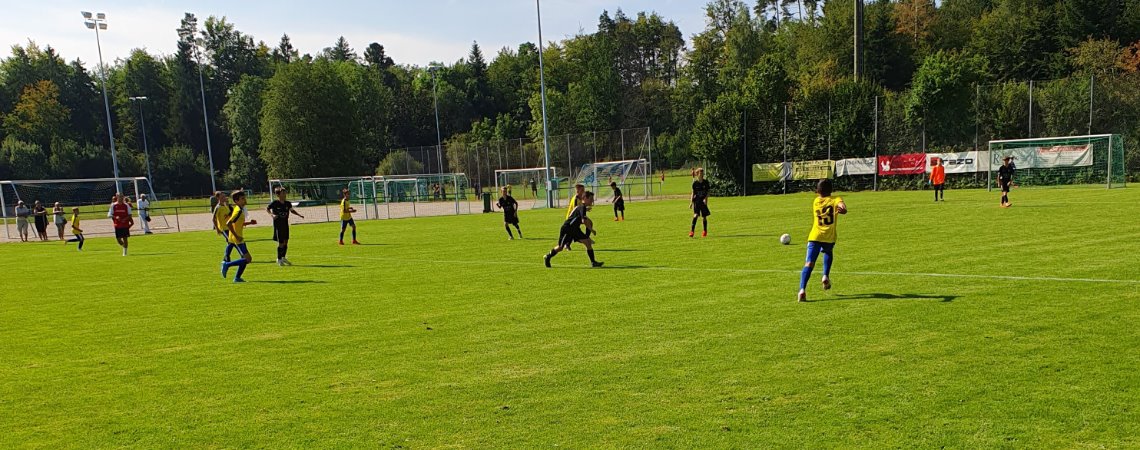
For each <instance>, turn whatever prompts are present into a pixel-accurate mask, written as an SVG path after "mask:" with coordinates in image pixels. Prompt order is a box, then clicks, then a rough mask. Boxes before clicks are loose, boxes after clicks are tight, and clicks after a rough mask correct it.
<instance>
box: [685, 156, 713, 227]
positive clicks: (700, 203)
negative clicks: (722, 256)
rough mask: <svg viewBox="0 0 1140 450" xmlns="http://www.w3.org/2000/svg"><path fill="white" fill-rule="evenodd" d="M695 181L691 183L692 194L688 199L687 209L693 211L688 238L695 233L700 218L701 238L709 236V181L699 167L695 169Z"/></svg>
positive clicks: (703, 170) (702, 169)
mask: <svg viewBox="0 0 1140 450" xmlns="http://www.w3.org/2000/svg"><path fill="white" fill-rule="evenodd" d="M696 175H697V179H696V180H695V181H693V194H692V196H690V197H689V209H691V210H693V226H692V227H690V228H689V237H693V233H695V232H696V231H697V218H698V217H699V218H701V220H702V225H703V226H704V229H703V230H704V231H702V232H701V237H706V236H708V235H709V216H711V215H712V213H710V212H709V190H710V189H711V186H709V180H706V179H705V169H704V168H703V167H699V168H697V169H696Z"/></svg>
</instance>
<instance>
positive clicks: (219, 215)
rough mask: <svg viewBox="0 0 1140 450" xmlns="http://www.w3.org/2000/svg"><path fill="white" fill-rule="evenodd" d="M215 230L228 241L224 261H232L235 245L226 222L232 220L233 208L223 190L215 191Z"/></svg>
mask: <svg viewBox="0 0 1140 450" xmlns="http://www.w3.org/2000/svg"><path fill="white" fill-rule="evenodd" d="M214 200H215V203H216V204H215V205H214V232H216V233H218V236H221V237H222V240H223V241H225V243H226V253H225V256H223V257H222V262H230V255H231V254H232V253H233V251H234V245H233V244H231V243H230V229H229V227H227V226H226V222H228V221H229V220H230V215H232V214H233V209H232V208H230V204H229V202H228V201H227V200H226V194H225V193H224V192H222V191H214Z"/></svg>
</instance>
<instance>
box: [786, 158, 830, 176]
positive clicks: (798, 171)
mask: <svg viewBox="0 0 1140 450" xmlns="http://www.w3.org/2000/svg"><path fill="white" fill-rule="evenodd" d="M833 176H835V161H831V160H826V159H824V160H819V161H796V162H793V163H792V179H794V180H822V179H824V178H832V177H833Z"/></svg>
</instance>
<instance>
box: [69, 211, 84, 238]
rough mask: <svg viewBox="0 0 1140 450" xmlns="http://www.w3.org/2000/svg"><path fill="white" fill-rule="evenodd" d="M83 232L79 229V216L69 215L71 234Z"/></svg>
mask: <svg viewBox="0 0 1140 450" xmlns="http://www.w3.org/2000/svg"><path fill="white" fill-rule="evenodd" d="M82 232H83V231H82V230H80V229H79V214H72V215H71V234H79V233H82Z"/></svg>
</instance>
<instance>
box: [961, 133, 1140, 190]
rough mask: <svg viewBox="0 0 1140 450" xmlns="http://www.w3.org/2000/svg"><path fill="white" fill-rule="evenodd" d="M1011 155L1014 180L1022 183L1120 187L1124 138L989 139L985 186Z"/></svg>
mask: <svg viewBox="0 0 1140 450" xmlns="http://www.w3.org/2000/svg"><path fill="white" fill-rule="evenodd" d="M1006 157H1009V158H1011V161H1012V162H1013V165H1014V168H1015V170H1016V171H1015V174H1014V182H1015V183H1017V184H1018V185H1022V186H1057V185H1074V184H1091V185H1097V184H1103V185H1104V186H1105V187H1106V188H1109V189H1111V188H1114V187H1124V186H1125V184H1126V179H1125V175H1126V172H1125V159H1124V139H1123V137H1122V136H1120V135H1117V134H1095V135H1087V136H1062V137H1048V138H1034V139H1011V140H996V141H990V142H989V157H988V158H984V159H985V160H986V164H987V166H986V167H985V168H984V169H982V170H986V172H987V174H986V181H987V183H986V184H987V186H988V189H990V190H992V189H993V188H994V179H995V178H997V170H998V169H999V168H1001V166H1002V164H1003V162H1004V159H1005V158H1006Z"/></svg>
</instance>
